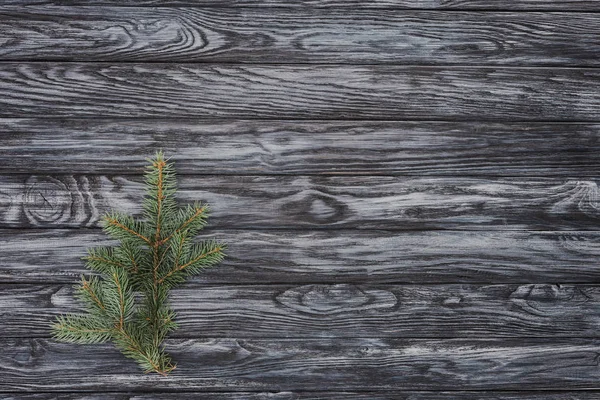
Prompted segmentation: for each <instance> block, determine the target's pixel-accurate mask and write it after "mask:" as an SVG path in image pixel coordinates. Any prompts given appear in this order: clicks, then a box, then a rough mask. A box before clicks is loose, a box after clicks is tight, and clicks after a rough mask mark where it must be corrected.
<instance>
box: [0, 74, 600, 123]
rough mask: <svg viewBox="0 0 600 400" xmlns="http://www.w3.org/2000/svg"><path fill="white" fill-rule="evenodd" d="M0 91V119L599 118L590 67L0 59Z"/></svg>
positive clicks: (598, 93)
mask: <svg viewBox="0 0 600 400" xmlns="http://www.w3.org/2000/svg"><path fill="white" fill-rule="evenodd" d="M341 77H343V79H340V78H341ZM0 92H1V93H3V94H4V95H3V96H1V97H0V116H1V117H17V116H32V117H34V116H35V117H38V116H40V115H50V116H53V117H57V116H62V117H75V116H78V117H96V116H107V117H132V116H137V117H166V116H169V117H217V116H221V117H239V118H244V117H247V118H269V119H270V118H274V119H286V118H311V119H320V118H327V119H336V118H352V119H393V120H406V119H429V120H431V119H438V120H439V119H445V120H478V121H483V120H506V119H512V120H528V121H532V120H533V121H536V120H552V121H597V120H598V119H600V70H598V69H593V68H591V69H572V68H500V67H498V68H491V67H422V66H419V67H414V66H413V67H406V66H388V65H369V66H330V65H310V66H306V65H305V66H298V65H295V66H292V65H269V66H255V65H248V66H240V65H206V64H147V63H145V64H102V63H2V64H0Z"/></svg>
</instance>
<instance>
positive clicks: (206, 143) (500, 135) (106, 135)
mask: <svg viewBox="0 0 600 400" xmlns="http://www.w3.org/2000/svg"><path fill="white" fill-rule="evenodd" d="M599 15H600V14H599ZM599 138H600V124H590V123H587V124H585V123H560V124H549V123H510V122H508V123H477V122H473V123H464V122H400V121H271V120H261V121H254V120H177V119H161V120H140V119H117V120H115V119H96V118H94V119H70V118H67V119H51V120H48V119H44V118H34V119H28V118H26V119H22V118H8V119H0V151H1V152H2V153H3V154H5V155H6V156H8V157H9V158H10V162H5V163H0V173H4V174H13V173H28V174H32V173H42V174H47V173H50V172H52V173H71V174H73V173H76V174H80V173H94V174H97V173H103V174H127V173H134V174H139V173H141V171H143V169H144V167H145V166H146V163H147V161H146V158H147V157H148V156H149V154H151V153H152V152H153V151H154V149H157V148H162V149H163V150H164V151H165V152H166V154H169V156H170V157H172V159H173V160H174V161H175V162H176V167H177V172H178V174H180V175H182V174H197V173H202V174H219V175H225V174H227V175H231V174H234V175H241V174H281V175H293V174H329V175H340V174H354V175H356V174H362V175H390V174H392V175H393V174H399V175H404V176H408V175H413V176H449V177H454V176H456V175H462V176H464V175H471V176H475V175H482V176H506V175H510V176H524V177H531V176H544V177H551V176H563V177H578V178H579V179H581V178H582V177H590V178H594V179H595V178H597V177H598V176H599V175H600V157H598V154H600V140H599Z"/></svg>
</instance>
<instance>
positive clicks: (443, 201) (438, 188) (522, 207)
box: [0, 175, 600, 230]
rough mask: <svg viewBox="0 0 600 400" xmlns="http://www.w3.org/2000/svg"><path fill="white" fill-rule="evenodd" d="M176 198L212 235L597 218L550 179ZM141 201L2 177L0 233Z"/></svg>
mask: <svg viewBox="0 0 600 400" xmlns="http://www.w3.org/2000/svg"><path fill="white" fill-rule="evenodd" d="M179 189H180V190H179V199H180V200H181V202H182V203H189V202H192V201H195V200H203V201H207V202H208V203H209V204H211V205H212V210H213V211H212V219H211V226H213V227H217V228H219V229H225V228H233V229H256V228H279V229H290V228H303V229H309V228H310V229H312V228H328V229H331V228H336V229H340V228H359V229H390V230H407V229H458V228H460V229H473V230H488V229H500V230H502V229H513V230H519V229H536V230H596V229H598V223H599V211H598V210H599V209H600V206H599V205H598V201H599V197H598V186H597V183H596V182H595V181H593V180H575V179H571V180H567V179H555V178H536V179H522V178H460V177H456V178H406V177H394V176H202V175H186V176H182V177H179ZM143 194H144V188H143V183H142V177H141V176H132V175H130V176H118V175H117V176H113V175H22V176H21V175H8V176H6V175H0V227H20V228H24V227H47V228H58V227H94V226H98V221H99V218H100V216H101V215H102V213H104V212H106V211H109V210H110V209H115V210H119V211H122V212H127V213H131V214H136V213H139V212H140V211H141V201H142V196H143Z"/></svg>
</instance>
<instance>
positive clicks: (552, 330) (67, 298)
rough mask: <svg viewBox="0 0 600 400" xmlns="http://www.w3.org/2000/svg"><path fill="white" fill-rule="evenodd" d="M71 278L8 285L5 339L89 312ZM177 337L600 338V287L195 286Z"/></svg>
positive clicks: (176, 298) (181, 312)
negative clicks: (78, 298)
mask: <svg viewBox="0 0 600 400" xmlns="http://www.w3.org/2000/svg"><path fill="white" fill-rule="evenodd" d="M73 295H74V290H73V286H72V285H30V284H27V285H14V284H12V285H0V308H2V309H4V311H3V313H2V325H0V336H2V337H5V338H6V337H49V336H50V332H49V325H50V323H51V322H53V321H54V317H55V316H57V315H60V314H64V313H67V312H80V311H82V308H81V307H80V306H81V303H80V302H78V301H74V300H73ZM171 302H172V304H173V309H174V310H175V312H176V313H177V323H178V324H179V327H180V328H179V329H178V330H177V331H175V333H173V334H172V335H171V336H172V337H176V338H192V339H196V338H201V337H236V338H264V337H272V338H294V337H304V338H307V337H314V338H328V337H348V336H352V337H381V338H453V337H461V338H468V337H472V338H478V337H545V338H552V340H554V338H557V337H598V336H599V333H598V326H599V325H600V286H597V285H595V286H592V285H560V284H521V285H519V284H514V285H364V284H363V285H353V284H333V285H329V284H311V285H300V286H295V285H254V286H246V285H233V286H232V285H229V286H208V285H193V284H191V285H190V284H188V285H184V286H182V287H180V288H177V289H174V290H173V292H172V295H171Z"/></svg>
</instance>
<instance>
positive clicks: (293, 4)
mask: <svg viewBox="0 0 600 400" xmlns="http://www.w3.org/2000/svg"><path fill="white" fill-rule="evenodd" d="M3 4H5V5H40V4H50V5H66V6H90V5H108V6H115V5H116V6H123V5H126V6H133V7H139V6H195V7H200V6H201V7H216V8H231V7H236V8H237V7H240V8H255V7H257V8H258V7H278V8H319V9H321V8H347V9H357V8H359V9H360V8H367V9H369V8H384V9H441V10H446V11H454V10H520V11H535V10H537V11H553V10H560V11H598V10H600V5H599V4H598V2H596V1H595V0H503V1H490V0H372V1H367V2H365V1H360V0H347V1H344V0H297V1H288V0H85V1H84V0H4V1H3ZM269 11H270V10H269Z"/></svg>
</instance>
